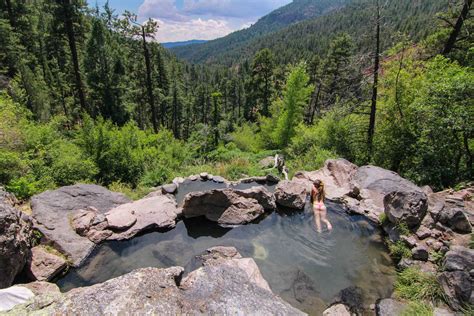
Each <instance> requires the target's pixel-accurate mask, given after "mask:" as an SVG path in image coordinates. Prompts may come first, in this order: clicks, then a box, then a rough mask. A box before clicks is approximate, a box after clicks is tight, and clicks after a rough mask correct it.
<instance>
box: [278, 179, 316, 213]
mask: <svg viewBox="0 0 474 316" xmlns="http://www.w3.org/2000/svg"><path fill="white" fill-rule="evenodd" d="M308 194H309V187H308V185H307V184H304V183H302V182H300V181H297V180H295V181H282V182H280V183H278V185H277V187H276V189H275V193H274V195H275V200H276V203H277V204H278V205H281V206H283V207H287V208H291V209H297V210H302V209H304V207H305V205H306V201H307V198H308Z"/></svg>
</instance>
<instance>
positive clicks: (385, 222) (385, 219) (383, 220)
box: [379, 213, 389, 226]
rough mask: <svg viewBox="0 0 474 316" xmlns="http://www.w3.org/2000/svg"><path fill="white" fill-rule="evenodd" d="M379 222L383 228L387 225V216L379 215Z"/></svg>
mask: <svg viewBox="0 0 474 316" xmlns="http://www.w3.org/2000/svg"><path fill="white" fill-rule="evenodd" d="M379 222H380V225H382V226H385V225H386V224H388V222H389V220H388V216H387V214H385V213H381V214H380V215H379Z"/></svg>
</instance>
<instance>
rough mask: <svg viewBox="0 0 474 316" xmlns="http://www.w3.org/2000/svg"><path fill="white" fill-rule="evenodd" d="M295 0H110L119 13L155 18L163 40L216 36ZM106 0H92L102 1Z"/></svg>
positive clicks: (212, 37) (243, 25) (158, 37)
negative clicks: (125, 11) (127, 11)
mask: <svg viewBox="0 0 474 316" xmlns="http://www.w3.org/2000/svg"><path fill="white" fill-rule="evenodd" d="M291 1H292V0H126V1H123V0H122V1H120V0H109V4H110V6H111V7H112V8H114V9H116V12H117V13H121V12H123V11H124V10H129V11H132V12H135V13H137V14H138V15H139V18H140V19H141V20H145V19H148V18H152V19H156V20H157V21H158V23H159V25H160V29H159V31H158V33H157V35H156V39H157V40H158V41H160V42H172V41H184V40H190V39H206V40H210V39H214V38H218V37H222V36H225V35H227V34H229V33H231V32H233V31H236V30H239V29H242V28H245V27H248V26H250V25H251V24H253V23H255V22H256V21H257V20H258V19H259V18H260V17H262V16H264V15H265V14H267V13H269V12H271V11H273V10H275V9H277V8H279V7H281V6H283V5H285V4H288V3H290V2H291ZM105 2H106V0H97V1H96V0H89V4H90V5H92V6H95V4H96V3H98V4H99V5H103V4H104V3H105Z"/></svg>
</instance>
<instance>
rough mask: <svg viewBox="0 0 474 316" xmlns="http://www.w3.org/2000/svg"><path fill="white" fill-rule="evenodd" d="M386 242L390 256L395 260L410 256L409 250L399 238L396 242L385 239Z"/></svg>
mask: <svg viewBox="0 0 474 316" xmlns="http://www.w3.org/2000/svg"><path fill="white" fill-rule="evenodd" d="M387 243H388V251H389V252H390V256H391V257H392V258H393V259H394V260H395V261H400V260H402V259H403V258H411V250H410V248H408V247H407V246H406V245H405V244H404V243H403V241H401V240H399V241H397V242H391V241H389V240H387Z"/></svg>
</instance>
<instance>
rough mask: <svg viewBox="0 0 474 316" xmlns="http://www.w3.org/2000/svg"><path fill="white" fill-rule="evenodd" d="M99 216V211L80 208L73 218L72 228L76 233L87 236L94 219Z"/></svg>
mask: <svg viewBox="0 0 474 316" xmlns="http://www.w3.org/2000/svg"><path fill="white" fill-rule="evenodd" d="M96 216H97V212H95V211H92V210H87V211H86V210H79V211H77V214H74V217H73V218H72V223H71V225H72V228H73V229H74V231H75V232H76V233H78V234H79V235H81V236H87V233H88V232H89V230H90V228H91V226H92V223H93V222H94V219H95V218H96Z"/></svg>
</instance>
